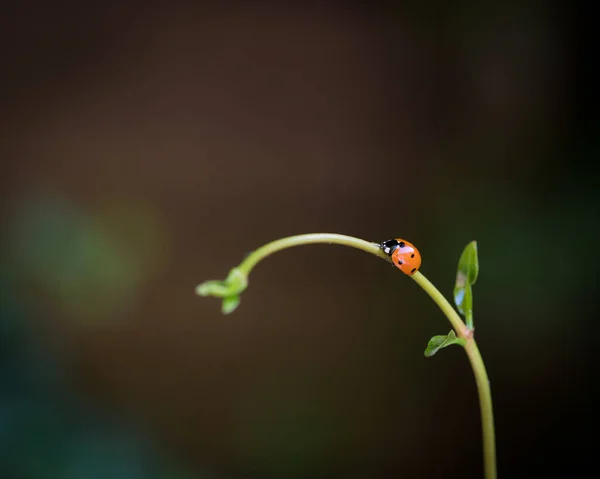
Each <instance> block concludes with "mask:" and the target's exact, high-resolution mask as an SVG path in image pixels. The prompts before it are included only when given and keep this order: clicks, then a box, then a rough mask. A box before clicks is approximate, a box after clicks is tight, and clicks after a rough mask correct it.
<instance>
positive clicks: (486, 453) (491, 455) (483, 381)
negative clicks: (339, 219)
mask: <svg viewBox="0 0 600 479" xmlns="http://www.w3.org/2000/svg"><path fill="white" fill-rule="evenodd" d="M317 243H327V244H340V245H344V246H349V247H351V248H356V249H360V250H362V251H365V252H367V253H371V254H372V255H375V256H377V257H379V258H381V259H383V260H386V261H390V259H389V257H388V256H387V255H386V254H385V253H384V252H383V251H382V249H381V247H380V246H379V244H377V243H371V242H368V241H364V240H361V239H359V238H354V237H352V236H346V235H339V234H333V233H312V234H304V235H297V236H289V237H287V238H281V239H278V240H276V241H273V242H271V243H267V244H266V245H264V246H261V247H260V248H258V249H257V250H255V251H253V252H252V253H250V254H249V255H248V256H247V257H246V258H245V259H244V260H243V261H242V263H241V264H240V265H239V266H238V267H237V268H234V270H233V271H236V270H237V272H239V274H240V275H241V276H242V277H243V278H244V286H243V287H244V288H245V284H246V283H245V281H246V278H247V277H248V275H249V274H250V272H251V271H252V269H253V268H254V267H255V266H256V265H257V264H258V263H259V262H260V261H262V260H263V259H265V258H266V257H267V256H269V255H271V254H273V253H276V252H277V251H281V250H283V249H287V248H291V247H293V246H300V245H306V244H317ZM411 278H412V279H414V280H415V282H416V283H417V284H418V285H419V286H420V287H421V288H423V290H425V292H426V293H427V294H428V295H429V296H430V297H431V299H433V301H434V302H435V303H436V304H437V305H438V306H439V308H440V309H441V310H442V312H443V313H444V314H445V315H446V317H447V318H448V320H449V321H450V324H451V325H452V327H453V328H454V330H455V331H456V334H457V336H458V337H460V338H464V339H465V341H466V344H465V351H466V353H467V356H468V358H469V361H470V363H471V367H472V368H473V373H474V375H475V382H476V383H477V391H478V393H479V405H480V409H481V424H482V430H483V461H484V468H485V479H496V446H495V438H494V417H493V411H492V395H491V392H490V383H489V380H488V375H487V372H486V370H485V365H484V364H483V359H482V358H481V353H480V352H479V349H478V348H477V343H476V342H475V338H474V337H473V327H472V324H471V325H469V324H467V325H465V323H464V322H463V321H462V319H461V318H460V316H459V315H458V313H457V312H456V310H455V309H454V308H453V307H452V305H451V304H450V303H449V302H448V300H447V299H446V298H445V297H444V296H443V295H442V293H440V292H439V290H438V289H437V288H436V287H435V286H434V285H433V284H432V283H431V282H430V281H429V280H428V279H427V278H426V277H425V276H423V275H422V274H421V273H420V272H419V271H417V272H416V273H415V274H414V275H412V276H411ZM209 283H211V282H209ZM217 283H219V285H218V287H221V288H225V289H226V286H223V285H222V284H220V283H222V282H217ZM201 287H202V285H201V286H200V287H199V288H201ZM213 288H217V286H214V285H213ZM200 294H202V295H206V293H200ZM213 295H217V296H221V293H217V294H214V293H213ZM469 323H472V321H469Z"/></svg>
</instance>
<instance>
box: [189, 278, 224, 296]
mask: <svg viewBox="0 0 600 479" xmlns="http://www.w3.org/2000/svg"><path fill="white" fill-rule="evenodd" d="M228 292H229V285H228V284H227V283H226V282H225V281H218V280H211V281H205V282H204V283H202V284H199V285H198V286H196V294H197V295H199V296H214V297H216V298H222V297H224V296H226V295H227V293H228Z"/></svg>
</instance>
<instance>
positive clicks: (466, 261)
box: [456, 241, 479, 285]
mask: <svg viewBox="0 0 600 479" xmlns="http://www.w3.org/2000/svg"><path fill="white" fill-rule="evenodd" d="M458 274H461V275H462V276H463V281H465V282H466V283H467V284H470V285H474V284H475V281H477V275H478V274H479V258H478V257H477V241H471V242H470V243H469V244H468V245H467V246H465V249H464V250H463V252H462V254H461V255H460V259H459V260H458V272H457V275H458ZM456 281H457V283H458V277H457V279H456Z"/></svg>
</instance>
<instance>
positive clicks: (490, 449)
mask: <svg viewBox="0 0 600 479" xmlns="http://www.w3.org/2000/svg"><path fill="white" fill-rule="evenodd" d="M412 278H413V279H414V280H415V281H416V282H417V283H418V284H419V286H421V288H423V289H424V290H425V292H426V293H427V294H428V295H429V296H430V297H431V299H433V301H434V302H435V303H436V304H437V305H438V306H439V308H440V309H441V310H442V312H443V313H444V314H445V315H446V317H447V318H448V320H449V321H450V324H451V325H452V327H453V328H454V330H455V331H456V334H457V335H458V336H459V337H461V338H464V339H465V340H466V344H465V351H466V353H467V356H468V358H469V362H470V363H471V368H472V369H473V374H474V375H475V382H476V383H477V393H478V394H479V408H480V410H481V429H482V432H483V465H484V469H485V479H496V474H497V473H496V439H495V434H494V413H493V409H492V393H491V390H490V381H489V379H488V375H487V371H486V370H485V365H484V363H483V359H482V357H481V353H480V352H479V348H478V347H477V343H476V342H475V338H474V337H473V329H472V327H468V326H467V325H465V323H463V321H462V319H461V318H460V316H459V315H458V313H457V312H456V310H455V309H454V308H453V307H452V305H451V304H450V303H449V302H448V300H447V299H446V298H445V297H444V296H443V295H442V293H440V292H439V290H438V289H437V288H436V287H435V286H434V285H433V284H432V283H431V282H430V281H429V280H428V279H427V278H426V277H425V276H423V275H422V274H420V273H419V272H417V273H415V274H414V275H413V276H412ZM471 324H472V323H471Z"/></svg>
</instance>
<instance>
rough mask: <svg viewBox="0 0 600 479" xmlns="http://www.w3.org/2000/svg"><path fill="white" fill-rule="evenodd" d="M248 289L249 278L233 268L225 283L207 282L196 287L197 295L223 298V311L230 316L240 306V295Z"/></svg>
mask: <svg viewBox="0 0 600 479" xmlns="http://www.w3.org/2000/svg"><path fill="white" fill-rule="evenodd" d="M247 287H248V276H247V275H246V274H244V273H243V272H242V271H240V270H239V269H238V268H233V269H232V270H231V271H230V272H229V275H228V276H227V278H226V279H225V281H219V280H211V281H205V282H204V283H202V284H199V285H198V286H197V287H196V294H198V295H200V296H213V297H215V298H223V304H222V305H221V311H222V312H223V314H229V313H232V312H233V311H235V309H236V308H237V307H238V306H239V304H240V293H241V292H242V291H244V290H245V289H246V288H247Z"/></svg>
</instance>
